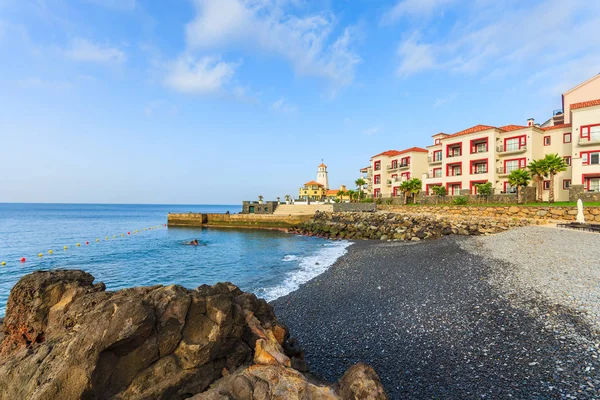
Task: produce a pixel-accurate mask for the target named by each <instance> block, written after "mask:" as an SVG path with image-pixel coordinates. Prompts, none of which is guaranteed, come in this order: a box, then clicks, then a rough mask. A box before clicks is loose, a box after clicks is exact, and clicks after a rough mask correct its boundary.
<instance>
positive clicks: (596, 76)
mask: <svg viewBox="0 0 600 400" xmlns="http://www.w3.org/2000/svg"><path fill="white" fill-rule="evenodd" d="M598 77H600V74H598V75H594V76H592V77H591V78H590V79H588V80H587V81H584V82H581V83H580V84H579V85H577V86H575V87H574V88H571V89H569V90H567V91H566V92H564V93H563V96H564V95H565V94H567V93H569V92H572V91H573V90H575V89H579V88H580V87H582V86H583V85H585V84H587V83H589V82H591V81H593V80H594V79H596V78H598ZM571 107H572V105H571Z"/></svg>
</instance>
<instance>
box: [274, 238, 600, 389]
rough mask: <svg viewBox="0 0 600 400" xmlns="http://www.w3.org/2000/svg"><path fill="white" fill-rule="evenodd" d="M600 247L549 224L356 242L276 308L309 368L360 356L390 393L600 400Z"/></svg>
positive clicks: (327, 373)
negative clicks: (439, 236)
mask: <svg viewBox="0 0 600 400" xmlns="http://www.w3.org/2000/svg"><path fill="white" fill-rule="evenodd" d="M599 244H600V236H599V235H597V234H590V233H581V232H575V231H569V230H563V229H556V228H546V227H524V228H517V229H513V230H509V231H507V232H504V233H499V234H496V235H490V236H481V237H457V236H448V237H444V238H442V239H439V240H431V241H423V242H417V243H403V242H385V241H357V242H355V243H354V244H353V245H352V246H350V247H349V248H348V254H346V255H345V256H343V257H342V258H340V259H339V260H338V261H337V262H336V263H335V264H334V265H333V266H332V267H331V268H330V269H329V270H328V271H326V272H325V273H323V274H322V275H319V276H318V277H316V278H314V279H313V280H311V281H309V282H308V283H306V284H304V285H302V286H301V287H300V288H299V289H298V290H296V291H294V292H292V293H290V294H289V295H287V296H284V297H282V298H279V299H277V300H275V301H274V302H272V304H273V306H274V307H275V311H276V313H277V316H278V317H279V318H280V320H281V321H283V322H284V323H286V324H287V325H288V326H289V328H290V330H291V332H293V335H294V336H295V337H296V338H297V339H298V341H299V342H300V344H301V346H302V347H303V348H304V350H305V352H306V361H307V363H308V366H309V368H310V370H311V372H312V373H314V374H316V375H319V376H321V377H323V378H325V379H327V380H329V381H335V380H337V379H339V378H340V376H341V374H342V373H343V371H345V370H346V369H347V368H348V367H349V366H350V365H352V364H354V363H357V362H359V361H363V362H366V363H368V364H370V365H371V366H373V367H374V368H375V370H376V371H377V373H378V374H379V375H380V377H381V380H382V382H383V384H384V386H385V388H386V390H387V392H388V394H389V395H390V398H391V399H475V398H477V399H482V398H488V399H500V398H502V399H510V398H514V399H563V398H564V399H569V398H570V399H575V398H576V399H594V398H600V359H599V357H600V335H599V328H600V325H599V324H598V315H599V312H598V311H599V310H598V307H599V301H598V299H599V297H598V296H599V295H600V285H599V282H600V263H598V262H596V261H595V260H598V259H599V258H600V257H599V256H600V246H599Z"/></svg>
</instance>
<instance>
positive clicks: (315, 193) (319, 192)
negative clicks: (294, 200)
mask: <svg viewBox="0 0 600 400" xmlns="http://www.w3.org/2000/svg"><path fill="white" fill-rule="evenodd" d="M298 195H299V196H298V197H299V198H300V200H303V201H308V200H310V201H323V200H325V196H326V195H327V189H326V188H325V186H323V185H322V184H320V183H319V182H315V181H310V182H306V183H305V184H304V187H301V188H300V190H298Z"/></svg>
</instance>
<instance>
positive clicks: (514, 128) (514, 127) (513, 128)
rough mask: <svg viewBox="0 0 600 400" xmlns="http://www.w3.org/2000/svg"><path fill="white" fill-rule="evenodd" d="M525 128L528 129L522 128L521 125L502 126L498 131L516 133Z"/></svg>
mask: <svg viewBox="0 0 600 400" xmlns="http://www.w3.org/2000/svg"><path fill="white" fill-rule="evenodd" d="M525 128H529V127H528V126H523V125H504V126H501V127H499V128H498V129H500V130H502V131H504V132H510V131H517V130H519V129H525Z"/></svg>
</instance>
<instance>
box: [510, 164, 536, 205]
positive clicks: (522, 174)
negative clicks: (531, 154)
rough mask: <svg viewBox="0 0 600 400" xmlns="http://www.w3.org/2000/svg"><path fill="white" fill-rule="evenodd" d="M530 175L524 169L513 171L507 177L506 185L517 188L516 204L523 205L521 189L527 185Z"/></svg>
mask: <svg viewBox="0 0 600 400" xmlns="http://www.w3.org/2000/svg"><path fill="white" fill-rule="evenodd" d="M530 180H531V175H529V172H527V171H526V170H524V169H515V170H512V171H511V172H510V174H509V175H508V183H509V184H510V186H513V187H516V188H517V203H518V204H523V195H522V193H521V191H522V187H523V186H527V185H529V181H530Z"/></svg>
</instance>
